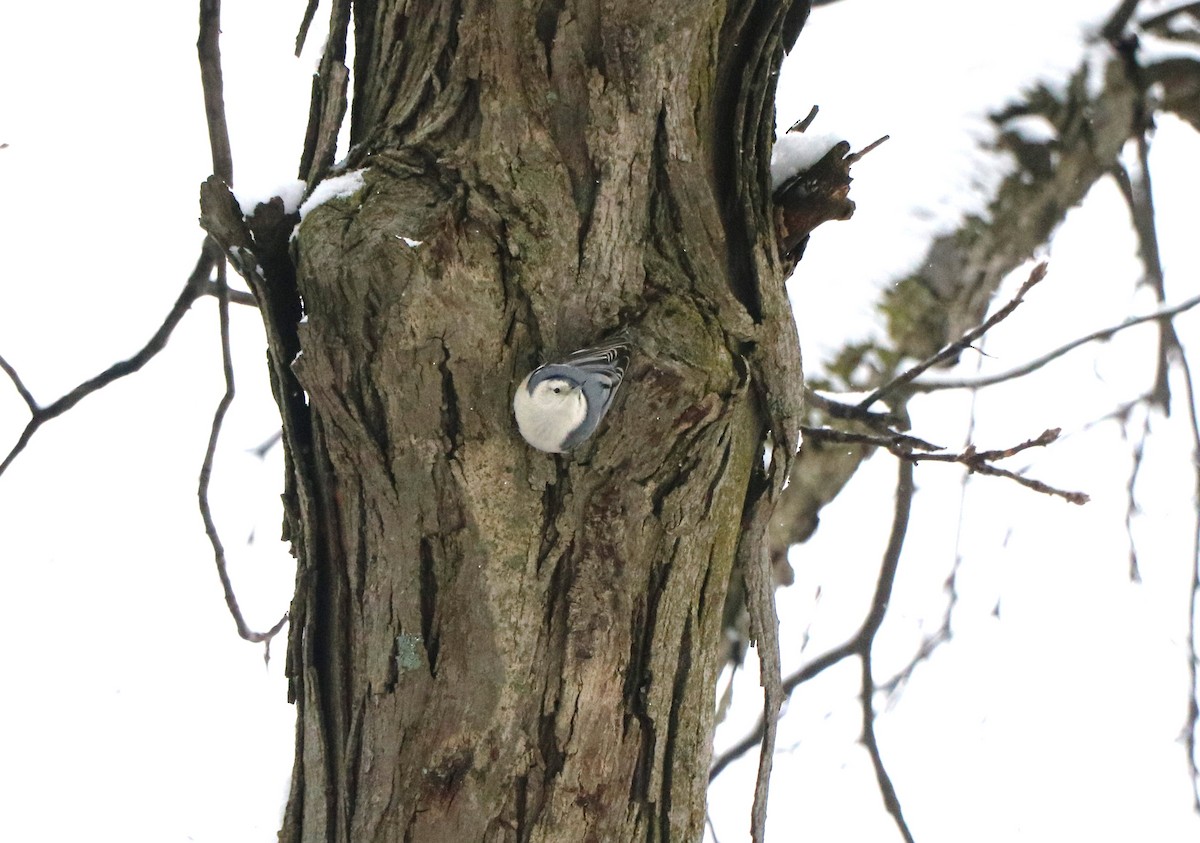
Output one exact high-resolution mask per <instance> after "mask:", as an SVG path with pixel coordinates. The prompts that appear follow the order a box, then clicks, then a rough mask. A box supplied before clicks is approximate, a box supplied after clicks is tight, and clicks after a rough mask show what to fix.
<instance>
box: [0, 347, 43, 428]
mask: <svg viewBox="0 0 1200 843" xmlns="http://www.w3.org/2000/svg"><path fill="white" fill-rule="evenodd" d="M0 369H3V370H4V374H6V375H8V379H9V380H10V381H12V384H13V386H14V387H16V390H17V394H19V395H20V396H21V400H23V401H24V402H25V406H26V407H28V408H29V412H31V413H33V414H35V415H36V414H37V411H38V403H37V400H36V399H34V397H33V393H32V392H30V391H29V389H28V388H27V387H26V386H25V382H24V381H22V380H21V376H20V375H18V374H17V370H16V369H14V368H13V367H12V366H11V365H10V364H9V362H8V361H7V360H5V359H4V358H3V357H0Z"/></svg>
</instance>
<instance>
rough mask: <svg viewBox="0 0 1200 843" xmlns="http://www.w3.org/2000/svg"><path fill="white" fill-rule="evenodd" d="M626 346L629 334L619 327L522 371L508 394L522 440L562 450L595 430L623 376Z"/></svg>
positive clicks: (627, 355)
mask: <svg viewBox="0 0 1200 843" xmlns="http://www.w3.org/2000/svg"><path fill="white" fill-rule="evenodd" d="M629 350H630V340H629V335H628V334H626V333H625V332H624V331H621V332H620V333H618V334H616V335H614V336H612V337H610V338H609V339H607V340H605V341H604V342H602V343H600V344H599V345H596V346H593V347H591V348H582V349H580V350H579V351H576V352H574V353H573V354H569V355H567V357H565V358H564V359H563V360H561V361H558V362H553V363H546V364H544V365H542V366H538V367H537V368H536V369H534V370H533V371H532V372H530V373H529V374H528V375H526V376H525V379H524V380H523V381H521V385H520V386H518V387H517V394H516V395H514V396H513V413H514V414H516V417H517V427H519V428H520V429H521V435H522V436H524V437H525V441H526V442H528V443H529V444H530V445H532V446H533V447H535V448H537V449H538V450H539V451H548V452H550V453H552V454H561V453H562V452H563V451H569V450H571V449H572V448H574V447H575V446H576V445H579V444H580V443H582V442H583V441H584V440H585V439H587V438H588V437H589V436H591V435H592V434H593V433H595V432H596V427H597V426H598V425H599V424H600V420H601V419H603V418H604V414H605V413H607V412H608V408H609V407H610V406H612V401H613V396H614V395H616V394H617V387H618V386H620V385H621V378H623V377H624V376H625V367H626V366H627V365H628V364H629Z"/></svg>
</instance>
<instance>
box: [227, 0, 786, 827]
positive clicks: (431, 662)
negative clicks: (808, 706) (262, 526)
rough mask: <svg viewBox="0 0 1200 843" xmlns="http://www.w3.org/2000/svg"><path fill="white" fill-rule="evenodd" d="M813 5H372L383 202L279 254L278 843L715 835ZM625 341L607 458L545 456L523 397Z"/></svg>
mask: <svg viewBox="0 0 1200 843" xmlns="http://www.w3.org/2000/svg"><path fill="white" fill-rule="evenodd" d="M791 5H792V4H789V3H786V2H784V3H776V2H729V3H722V2H713V0H705V2H687V1H686V0H677V2H672V3H649V2H646V0H638V2H616V3H607V4H603V6H601V4H597V3H590V2H570V0H560V1H559V2H542V3H515V2H495V3H471V2H467V3H462V2H436V0H410V2H399V0H396V2H382V1H381V2H377V3H372V2H363V3H356V4H355V5H354V15H355V29H354V32H355V46H356V59H355V74H354V76H355V79H354V104H353V112H352V130H351V143H352V152H351V156H350V160H349V161H348V164H347V166H346V167H345V169H362V170H363V171H364V172H363V176H364V179H365V186H364V187H363V188H362V189H361V190H359V191H358V192H357V193H356V194H355V195H353V196H351V197H349V198H343V199H339V200H334V201H331V202H329V203H327V204H325V205H323V206H321V207H320V208H318V209H316V210H314V211H312V212H311V213H310V214H309V215H308V216H307V217H306V218H305V221H304V223H303V225H302V227H301V228H300V231H299V235H298V238H297V240H296V242H295V243H294V244H293V246H292V251H291V254H290V258H288V257H287V256H286V254H285V248H286V247H285V246H284V245H283V239H282V238H279V237H276V238H275V239H274V244H275V245H274V246H273V247H272V246H271V245H270V242H269V241H270V240H271V238H269V237H266V236H265V235H264V234H263V233H262V231H259V230H256V231H255V238H256V243H255V248H257V249H258V254H257V256H256V259H257V261H258V263H259V265H260V267H261V269H262V272H263V273H264V274H265V280H264V281H262V282H261V286H262V289H261V290H260V291H259V292H260V297H265V298H267V299H269V300H271V301H269V302H268V306H265V307H264V308H263V311H264V316H265V318H266V319H267V321H268V335H269V337H270V338H271V344H272V348H271V355H272V358H273V359H274V361H275V366H274V373H275V379H276V390H277V393H278V396H279V398H280V402H281V406H282V407H283V409H284V419H285V442H286V444H287V447H288V457H289V465H290V471H291V474H292V476H291V478H290V485H289V492H288V500H289V531H290V534H291V537H292V539H293V541H294V543H295V547H296V551H297V554H298V556H299V558H300V569H299V575H298V582H297V594H296V598H295V601H294V603H293V612H292V626H291V631H290V635H291V641H290V647H289V672H290V676H291V677H292V681H293V691H294V695H295V699H296V703H297V706H298V714H299V718H298V725H297V755H296V766H295V772H294V775H293V783H292V794H291V798H290V800H289V805H288V811H287V815H286V818H285V826H284V830H283V832H282V833H281V839H282V840H286V841H322V843H326V841H369V840H401V839H403V840H413V841H441V840H445V841H455V843H460V842H461V841H475V840H489V841H490V840H520V841H526V840H531V841H567V840H570V841H576V840H579V841H593V840H594V841H610V840H612V841H620V840H635V839H636V840H639V841H645V840H662V841H683V840H698V839H699V838H700V836H701V833H702V825H703V819H704V802H705V785H706V775H705V774H706V768H707V764H708V760H709V754H710V743H711V733H712V728H713V709H714V705H713V703H714V700H713V693H714V683H715V680H716V673H717V671H718V670H719V667H720V663H721V657H722V650H721V647H720V646H719V639H720V635H721V618H722V608H723V603H724V600H725V596H726V591H727V589H728V587H729V584H730V580H731V576H733V575H734V574H733V571H734V570H735V560H738V561H739V562H742V563H746V564H749V565H750V566H751V567H754V566H756V565H758V564H759V562H760V561H761V560H762V558H763V553H762V548H763V546H764V545H763V536H762V532H763V527H764V525H765V523H766V519H765V514H768V513H769V510H770V507H771V506H772V505H773V502H774V499H775V495H776V493H777V492H778V490H779V488H780V487H781V485H782V483H783V480H784V478H785V477H786V474H787V470H788V468H789V466H790V460H791V454H793V453H794V452H795V445H796V442H795V432H796V430H797V428H798V426H799V418H798V414H799V395H800V388H801V375H800V361H799V350H798V344H797V342H796V336H795V328H794V324H793V322H792V318H791V313H790V309H789V305H788V302H787V299H786V295H785V293H784V289H783V280H784V275H785V270H786V269H787V267H785V266H783V265H782V264H781V262H780V260H779V257H778V254H777V248H776V245H775V238H774V230H773V226H772V222H771V220H772V218H771V214H770V208H769V202H768V199H769V193H768V187H767V184H768V178H767V172H766V170H767V159H768V156H769V150H770V143H771V138H772V136H773V131H774V125H773V123H774V108H773V93H774V80H775V73H776V71H777V69H778V65H779V62H780V61H781V59H782V54H783V50H784V47H785V44H786V43H790V41H791V39H793V38H794V37H795V33H796V31H797V30H798V28H799V25H800V24H801V23H802V21H803V16H804V15H805V14H806V12H807V4H806V3H799V4H796V8H791ZM789 9H790V11H789ZM333 15H334V21H335V26H334V31H335V34H336V32H337V31H338V27H339V24H338V21H339V20H340V21H342V22H344V21H345V20H346V19H348V6H347V5H346V3H344V2H343V3H338V4H336V5H335V8H334V12H333ZM331 44H332V46H331V47H329V48H327V50H328V51H329V52H330V56H327V60H326V63H325V64H323V67H322V77H323V78H322V79H321V80H318V85H317V89H318V96H317V97H316V98H315V100H314V115H315V117H314V133H315V134H314V136H312V137H310V143H309V146H308V149H309V152H308V154H307V156H306V166H308V167H309V171H310V172H311V173H318V172H321V171H322V170H323V169H324V168H325V167H326V165H327V164H328V163H329V156H330V154H331V153H330V151H329V148H330V144H328V143H325V144H324V145H322V144H321V143H319V142H316V141H314V140H313V137H316V136H321V132H322V130H321V129H320V126H321V125H322V124H323V125H326V126H328V125H329V120H328V116H329V115H330V114H333V115H337V114H338V113H339V100H338V96H337V90H338V88H337V84H336V82H337V80H338V79H339V78H344V72H342V73H339V67H338V56H339V52H338V51H339V46H338V45H337V43H336V37H335V38H334V39H332V40H331ZM331 92H332V93H331ZM331 97H332V98H331ZM323 136H324V137H326V138H327V137H328V133H327V132H325V134H324V135H323ZM314 180H315V179H314ZM251 227H252V228H253V227H254V222H253V221H252V222H251ZM210 230H213V228H212V227H210ZM416 241H420V242H419V244H418V245H412V243H414V242H416ZM223 242H224V244H225V245H227V246H228V245H229V244H230V242H231V238H230V237H225V238H224V239H223ZM272 248H273V249H274V251H273V255H274V258H273V259H272V257H271V254H268V253H269V252H272ZM233 251H235V252H236V251H237V250H233ZM241 259H242V263H243V265H245V264H247V263H249V262H247V261H246V260H245V256H244V255H243V256H242V258H241ZM293 267H294V276H293ZM293 279H294V284H295V286H294V287H292V286H291V285H292V284H293ZM296 292H298V294H299V296H300V299H297V298H296V295H295V294H296ZM300 300H302V302H303V311H304V314H305V320H304V323H303V324H301V325H299V326H298V329H297V326H296V324H295V323H296V321H297V319H296V312H297V311H296V304H297V301H300ZM619 325H626V326H629V327H630V328H631V331H632V333H633V335H634V337H635V340H636V350H635V353H634V357H633V361H632V363H631V366H630V369H629V371H628V372H627V374H626V378H625V384H624V386H623V387H622V389H621V392H620V394H619V395H618V397H617V401H616V404H615V405H614V407H613V409H612V410H611V412H610V413H609V415H608V417H607V420H606V422H605V424H604V425H603V426H602V427H601V430H600V431H599V433H598V434H597V436H595V437H594V438H593V439H592V440H591V441H590V442H588V443H586V444H585V445H584V446H583V447H582V448H580V449H579V450H578V451H576V452H574V453H573V454H571V455H568V456H562V457H557V456H551V455H547V454H543V453H540V452H537V451H534V450H532V449H530V448H529V447H528V446H526V444H525V443H524V441H523V440H522V439H521V438H520V436H519V434H518V433H517V431H516V428H515V425H514V422H513V420H512V413H511V408H510V402H511V399H512V390H513V387H514V386H515V384H517V383H518V382H519V381H520V379H521V378H522V377H523V376H524V374H525V373H526V371H528V370H529V369H530V368H532V367H533V366H535V365H536V364H538V363H539V362H541V360H542V359H543V355H546V356H552V355H554V354H556V353H560V352H568V351H571V350H574V349H575V348H578V347H580V346H582V345H585V344H588V343H590V342H593V341H595V340H597V339H599V338H600V337H601V336H602V335H603V334H605V333H607V332H609V331H611V330H612V329H614V328H616V327H617V326H619ZM297 348H298V349H300V350H301V354H300V356H299V358H298V359H296V360H295V362H294V363H292V358H293V357H295V350H296V349H297ZM289 364H290V365H289ZM293 372H294V373H295V374H294V376H295V377H296V378H298V383H299V385H300V386H301V387H302V388H303V390H304V392H305V393H306V400H303V399H301V397H300V393H299V391H298V388H297V386H296V383H295V382H294V381H293V380H292V378H293V374H292V373H293ZM772 454H773V455H774V456H773V458H772ZM751 591H753V588H752V589H751ZM770 622H772V623H773V617H771V618H770ZM760 632H765V630H763V629H760Z"/></svg>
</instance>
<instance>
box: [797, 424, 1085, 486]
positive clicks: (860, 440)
mask: <svg viewBox="0 0 1200 843" xmlns="http://www.w3.org/2000/svg"><path fill="white" fill-rule="evenodd" d="M801 430H802V432H803V433H804V438H805V440H807V441H827V442H838V443H842V444H855V445H869V446H871V447H877V448H886V449H887V450H888V451H890V452H891V453H892V454H894V455H895V456H897V457H899V458H900V459H902V460H906V461H908V462H912V463H917V462H922V461H933V462H955V463H961V464H962V465H965V466H966V467H967V469H968V470H969V471H971V472H972V473H975V474H983V475H987V476H991V477H1006V478H1008V479H1009V480H1013V481H1014V482H1017V483H1020V484H1021V485H1022V486H1025V487H1026V488H1029V489H1033V490H1034V491H1035V492H1040V493H1042V494H1044V495H1054V496H1055V497H1060V498H1063V499H1064V500H1067V501H1070V502H1071V503H1074V504H1085V503H1087V502H1088V496H1087V495H1086V494H1084V493H1083V492H1071V491H1067V490H1064V489H1058V488H1055V487H1054V486H1051V485H1049V484H1047V483H1043V482H1042V481H1040V480H1033V479H1031V478H1029V477H1025V476H1023V475H1020V474H1017V473H1015V472H1012V471H1009V470H1007V469H1004V468H1000V467H999V466H995V465H992V463H993V462H995V461H996V460H1002V459H1007V458H1008V457H1011V456H1013V455H1015V454H1019V453H1020V452H1021V451H1024V450H1027V449H1029V448H1038V447H1044V446H1046V445H1049V444H1050V443H1051V442H1054V441H1055V440H1056V439H1057V438H1058V436H1059V434H1060V433H1061V432H1062V431H1061V430H1060V429H1058V428H1054V429H1052V430H1046V431H1044V432H1043V433H1042V434H1041V435H1040V436H1037V437H1035V438H1033V439H1029V440H1026V441H1025V442H1022V443H1021V444H1019V445H1014V446H1012V447H1011V448H1004V449H1001V450H995V451H976V450H975V447H974V446H973V445H968V446H967V448H966V449H965V450H963V451H961V452H959V453H953V452H951V453H944V454H943V453H927V451H937V450H941V448H940V447H939V446H937V445H932V444H930V443H928V442H925V441H924V440H921V439H917V438H916V437H915V436H907V435H906V434H903V433H897V432H895V431H891V430H889V431H887V433H886V434H884V435H877V434H872V433H853V432H850V431H845V430H834V429H833V428H827V427H817V428H811V427H806V428H801ZM919 450H920V451H926V453H918V451H919Z"/></svg>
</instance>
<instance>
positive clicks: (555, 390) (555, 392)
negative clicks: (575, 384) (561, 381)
mask: <svg viewBox="0 0 1200 843" xmlns="http://www.w3.org/2000/svg"><path fill="white" fill-rule="evenodd" d="M560 392H562V387H561V386H556V387H554V394H555V395H558V394H559V393H560Z"/></svg>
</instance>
